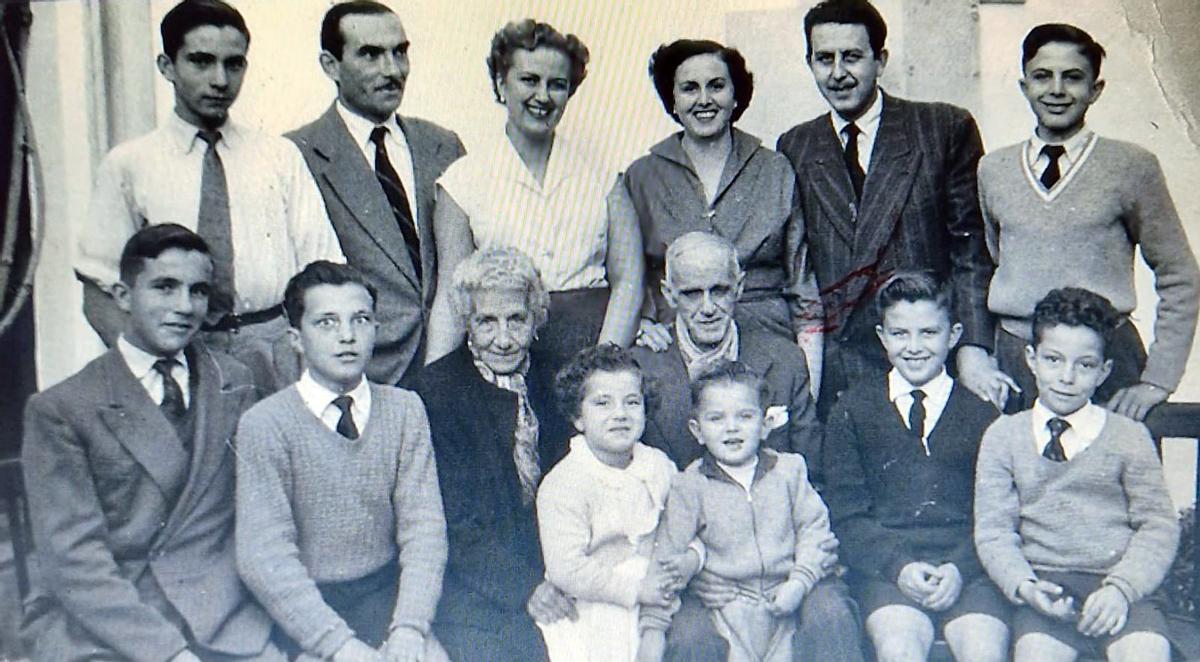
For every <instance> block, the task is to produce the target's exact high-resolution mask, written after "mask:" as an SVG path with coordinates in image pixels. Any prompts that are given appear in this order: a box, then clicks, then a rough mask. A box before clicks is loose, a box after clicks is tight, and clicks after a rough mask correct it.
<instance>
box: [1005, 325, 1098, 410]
mask: <svg viewBox="0 0 1200 662" xmlns="http://www.w3.org/2000/svg"><path fill="white" fill-rule="evenodd" d="M1025 362H1026V363H1027V364H1028V365H1029V370H1030V371H1031V372H1033V376H1034V378H1035V380H1036V381H1037V388H1038V401H1039V402H1041V403H1042V404H1043V405H1045V406H1046V408H1047V409H1049V410H1050V411H1052V412H1054V413H1055V414H1058V415H1059V416H1068V415H1070V414H1073V413H1075V412H1076V411H1078V410H1079V409H1081V408H1082V407H1083V406H1084V405H1086V404H1087V403H1088V401H1089V400H1091V398H1092V394H1093V393H1095V392H1096V389H1097V388H1099V387H1100V385H1101V384H1103V383H1104V380H1105V379H1107V378H1108V373H1109V372H1111V371H1112V361H1111V360H1108V361H1106V360H1105V359H1104V339H1103V338H1101V337H1100V334H1099V333H1096V332H1095V331H1093V330H1092V329H1089V328H1088V327H1086V326H1066V325H1063V324H1058V325H1055V326H1052V327H1049V328H1047V329H1043V330H1042V338H1041V340H1040V341H1038V343H1037V346H1036V347H1033V346H1027V347H1025Z"/></svg>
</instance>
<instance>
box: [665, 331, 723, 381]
mask: <svg viewBox="0 0 1200 662" xmlns="http://www.w3.org/2000/svg"><path fill="white" fill-rule="evenodd" d="M675 336H676V337H677V338H679V353H680V354H681V355H682V356H683V363H684V365H686V366H687V373H688V377H689V378H690V379H695V378H696V377H699V376H700V375H703V374H704V373H706V372H708V371H709V370H712V369H713V368H716V367H717V366H719V365H721V364H722V363H726V362H729V361H736V360H737V359H738V329H737V323H736V322H734V321H733V320H730V321H729V331H728V332H727V333H726V334H725V337H724V338H722V339H721V342H720V343H718V344H717V346H716V347H714V348H712V349H710V350H703V349H700V348H699V347H698V346H696V343H695V342H692V336H691V335H690V334H688V329H687V325H686V324H684V323H683V320H682V319H680V318H678V317H676V318H675Z"/></svg>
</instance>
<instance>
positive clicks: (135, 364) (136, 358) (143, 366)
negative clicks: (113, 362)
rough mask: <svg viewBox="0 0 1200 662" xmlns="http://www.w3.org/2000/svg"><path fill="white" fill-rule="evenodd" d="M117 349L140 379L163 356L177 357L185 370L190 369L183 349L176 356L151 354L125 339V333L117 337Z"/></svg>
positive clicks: (131, 370) (130, 369) (134, 374)
mask: <svg viewBox="0 0 1200 662" xmlns="http://www.w3.org/2000/svg"><path fill="white" fill-rule="evenodd" d="M117 351H119V352H120V353H121V358H123V359H125V365H128V366H129V371H130V372H132V373H133V376H134V377H137V378H138V380H139V381H140V380H141V379H143V378H144V377H145V376H146V375H149V374H150V371H152V370H154V364H155V362H157V361H158V360H159V359H161V358H170V359H175V360H176V361H178V362H179V365H181V366H183V369H184V371H185V372H186V371H187V369H188V362H187V356H185V355H184V353H183V351H179V352H176V353H175V355H174V356H168V357H162V356H158V355H156V354H151V353H150V352H147V351H146V350H144V349H142V348H140V347H137V346H135V345H134V344H133V343H131V342H129V341H128V340H126V339H125V335H124V334H121V336H120V337H118V338H117Z"/></svg>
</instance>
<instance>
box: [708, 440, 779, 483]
mask: <svg viewBox="0 0 1200 662" xmlns="http://www.w3.org/2000/svg"><path fill="white" fill-rule="evenodd" d="M778 461H779V456H778V455H776V454H775V452H774V451H772V450H770V449H768V448H766V447H764V446H759V448H758V466H756V467H755V468H754V482H758V479H759V478H761V477H762V476H763V474H765V473H767V472H768V471H770V470H772V469H774V468H775V464H776V463H777V462H778ZM700 473H701V474H702V475H704V476H706V477H708V478H715V479H717V480H726V481H733V479H732V478H730V477H729V474H727V473H725V470H724V469H722V468H721V465H720V464H718V463H717V458H715V457H713V454H712V453H710V452H708V451H707V450H705V451H704V454H703V455H701V456H700ZM734 482H736V481H734Z"/></svg>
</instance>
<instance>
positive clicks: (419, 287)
mask: <svg viewBox="0 0 1200 662" xmlns="http://www.w3.org/2000/svg"><path fill="white" fill-rule="evenodd" d="M400 128H401V129H402V130H403V131H404V138H405V140H407V141H408V147H409V150H410V151H411V152H412V161H413V179H414V186H415V188H416V191H414V192H413V193H412V195H413V197H414V198H415V199H416V200H417V209H416V214H417V219H418V221H417V226H418V231H419V233H420V240H421V272H422V274H423V275H424V276H423V278H421V279H418V278H417V273H416V270H415V269H414V268H413V264H412V258H411V257H409V253H408V249H407V248H406V247H405V243H404V235H402V234H401V233H400V226H399V225H397V223H396V217H395V216H394V215H393V214H392V208H391V206H390V205H389V203H388V199H387V196H386V195H385V194H384V192H383V187H382V186H381V185H380V183H379V181H378V180H377V179H376V178H375V168H374V166H373V165H372V164H370V163H368V162H367V160H366V158H364V157H363V153H362V150H361V149H360V148H359V147H358V145H357V144H356V143H355V140H354V138H353V137H352V136H351V135H350V131H349V130H348V129H347V128H346V124H345V122H343V121H342V118H341V116H339V115H338V112H337V107H336V102H335V105H333V106H330V108H329V110H327V111H325V114H324V115H322V116H321V117H319V118H317V120H316V121H314V122H313V123H311V124H308V125H306V126H303V127H301V128H299V129H296V130H295V131H293V132H291V133H289V134H288V136H287V137H288V138H291V139H292V141H294V142H295V143H296V145H297V146H298V147H299V148H300V153H301V154H302V155H304V160H305V161H306V162H307V163H308V167H309V169H310V170H312V173H313V177H314V178H315V179H316V180H317V186H318V187H319V188H320V189H321V195H322V196H323V197H324V198H325V208H326V210H327V211H328V212H329V220H330V222H332V223H333V229H334V231H336V232H337V236H338V240H339V241H340V242H341V244H342V252H344V253H345V254H346V260H347V261H348V262H349V263H350V264H352V265H354V266H355V267H357V268H358V269H360V270H361V271H362V272H363V273H364V274H365V275H366V276H367V278H368V279H370V281H371V282H372V283H374V285H375V287H377V288H378V289H379V301H378V302H376V306H375V309H376V310H375V313H376V317H377V318H378V320H379V331H378V333H377V334H376V337H375V353H374V355H373V356H372V357H371V363H370V365H369V366H367V378H368V379H370V380H371V381H374V382H379V383H381V384H395V383H397V382H399V381H400V379H401V378H402V377H403V376H404V374H405V371H407V370H408V368H409V366H410V365H411V366H416V367H420V366H421V365H422V364H423V363H424V361H425V357H424V356H423V353H424V352H423V350H422V347H423V339H424V338H423V337H424V332H425V321H426V317H427V316H428V312H429V308H430V306H432V305H433V294H434V291H435V290H436V286H437V283H436V280H437V251H436V249H435V248H434V237H433V200H434V183H435V182H437V179H438V177H440V176H441V175H442V173H443V172H445V170H446V168H447V167H448V166H449V165H450V164H451V163H453V162H454V160H455V159H457V158H458V157H460V156H462V155H463V154H464V153H465V152H466V150H464V149H463V146H462V142H460V141H459V139H458V136H457V135H455V134H454V133H453V132H451V131H447V130H446V129H443V128H441V127H439V126H437V125H436V124H433V123H432V122H426V121H425V120H420V119H415V118H408V117H401V118H400Z"/></svg>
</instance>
